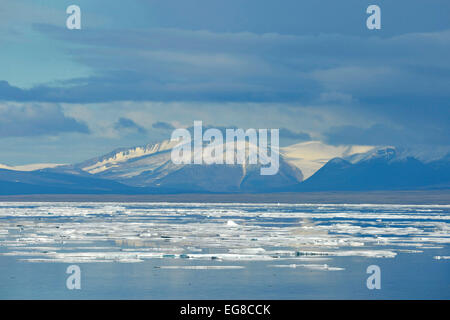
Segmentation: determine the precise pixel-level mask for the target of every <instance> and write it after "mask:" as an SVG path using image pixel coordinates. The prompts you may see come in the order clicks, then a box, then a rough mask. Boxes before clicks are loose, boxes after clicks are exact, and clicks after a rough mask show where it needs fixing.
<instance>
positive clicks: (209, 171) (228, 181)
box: [72, 141, 303, 192]
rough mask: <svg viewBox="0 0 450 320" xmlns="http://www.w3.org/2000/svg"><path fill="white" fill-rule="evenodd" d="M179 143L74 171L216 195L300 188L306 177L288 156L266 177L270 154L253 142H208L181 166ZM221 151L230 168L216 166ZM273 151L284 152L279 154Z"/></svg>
mask: <svg viewBox="0 0 450 320" xmlns="http://www.w3.org/2000/svg"><path fill="white" fill-rule="evenodd" d="M177 144H178V142H177V141H164V142H162V143H160V144H154V145H147V146H145V147H135V148H130V149H120V150H116V151H114V152H112V153H110V154H107V155H105V156H102V157H98V158H95V159H91V160H88V161H85V162H83V163H80V164H76V165H74V166H72V169H75V170H82V171H84V172H87V173H89V174H92V175H95V176H97V177H99V178H104V179H110V180H114V181H118V182H121V183H124V184H127V185H130V186H135V187H162V188H166V189H170V190H189V191H211V192H235V191H242V190H245V191H254V190H270V189H274V188H283V187H284V186H288V185H294V184H297V183H298V182H300V181H302V179H303V176H302V173H301V171H300V170H299V169H297V168H296V167H295V166H293V165H290V164H288V163H287V162H286V161H284V159H283V157H282V156H280V159H279V171H278V173H277V174H275V175H273V176H269V175H268V176H262V175H261V168H262V167H264V168H265V167H269V166H270V164H269V163H270V161H269V160H270V156H269V155H264V153H263V154H262V155H260V154H259V149H258V147H257V146H255V145H253V144H250V143H249V142H237V143H236V145H235V146H234V144H233V146H231V145H228V144H227V143H223V144H220V145H215V144H207V143H205V144H204V145H203V150H202V151H199V150H194V149H193V151H194V152H192V154H191V164H176V163H174V162H173V161H172V159H171V153H172V148H173V147H175V146H176V145H177ZM215 147H219V148H221V149H222V150H223V160H224V161H223V163H224V164H213V162H214V161H213V160H214V159H213V158H214V157H213V154H214V148H215ZM227 147H229V149H231V150H233V153H234V154H233V157H232V158H234V159H235V162H234V164H226V150H227ZM273 151H274V152H275V153H278V150H273ZM199 152H202V154H203V163H202V164H193V162H194V161H193V159H194V158H195V157H196V155H198V153H199ZM239 152H243V154H245V155H246V160H245V161H244V163H238V162H237V161H236V159H237V157H238V154H239ZM252 156H256V159H258V160H259V161H258V163H256V164H252V163H249V159H250V158H251V157H252ZM261 160H262V164H261Z"/></svg>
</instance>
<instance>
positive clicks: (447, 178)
mask: <svg viewBox="0 0 450 320" xmlns="http://www.w3.org/2000/svg"><path fill="white" fill-rule="evenodd" d="M449 160H450V157H449V156H447V157H444V158H442V159H440V160H436V161H429V162H426V163H425V162H422V161H420V160H418V159H416V158H414V157H409V156H407V153H405V152H404V151H402V150H401V151H399V150H397V149H396V148H395V147H377V148H373V149H372V150H370V151H368V152H365V153H360V154H354V155H350V156H347V157H344V158H334V159H331V160H330V161H328V162H327V164H326V165H324V166H323V167H322V168H320V169H319V170H318V171H317V172H316V173H315V174H314V175H313V176H312V177H310V178H309V179H307V180H306V181H304V182H302V183H300V184H299V185H298V186H297V187H296V188H294V189H293V190H295V191H342V190H349V191H350V190H351V191H364V190H395V189H397V190H411V189H442V188H445V189H447V188H449V187H450V161H449Z"/></svg>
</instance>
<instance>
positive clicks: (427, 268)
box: [0, 202, 450, 299]
mask: <svg viewBox="0 0 450 320" xmlns="http://www.w3.org/2000/svg"><path fill="white" fill-rule="evenodd" d="M449 244H450V205H392V204H389V205H388V204H386V205H382V204H376V205H375V204H357V205H355V204H321V205H318V204H276V203H275V204H243V203H242V204H241V203H235V204H229V203H227V204H221V203H215V204H204V203H203V204H202V203H99V202H76V203H75V202H35V203H31V202H0V299H94V298H95V299H449V298H450V260H449V259H450V249H449V248H450V246H449ZM72 265H76V266H78V267H79V268H80V272H81V274H80V283H81V289H72V290H70V289H68V287H67V284H66V281H67V279H68V277H70V276H71V274H68V273H67V269H68V267H69V266H72ZM373 265H375V266H378V267H379V268H380V286H381V287H380V289H369V288H368V286H367V279H368V278H369V277H370V276H371V275H372V274H369V273H367V269H368V267H369V266H373Z"/></svg>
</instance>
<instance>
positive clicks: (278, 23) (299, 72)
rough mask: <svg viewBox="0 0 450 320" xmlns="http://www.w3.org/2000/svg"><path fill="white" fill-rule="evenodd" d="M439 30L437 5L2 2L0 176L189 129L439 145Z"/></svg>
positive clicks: (443, 15) (433, 1)
mask: <svg viewBox="0 0 450 320" xmlns="http://www.w3.org/2000/svg"><path fill="white" fill-rule="evenodd" d="M71 4H77V5H79V6H80V8H81V12H82V30H68V29H66V28H65V21H66V18H67V14H66V13H65V11H66V8H67V6H69V5H71ZM369 4H377V5H379V6H380V7H381V12H382V29H381V30H368V29H367V28H366V23H365V21H366V18H367V16H368V15H367V14H366V12H365V11H366V8H367V6H368V5H369ZM449 16H450V3H449V2H448V1H447V0H442V1H438V0H430V1H423V0H412V1H411V0H410V1H402V0H399V1H381V0H377V1H361V0H345V1H332V0H323V1H313V0H308V1H299V0H293V1H288V0H283V1H269V0H268V1H254V0H246V1H243V0H241V1H235V0H229V1H214V0H185V1H172V0H166V1H139V0H135V1H127V2H126V4H125V3H124V2H123V1H115V0H114V1H82V0H79V1H73V0H72V1H62V0H57V1H49V0H46V1H37V0H33V1H31V0H29V1H27V0H21V1H17V0H2V2H1V4H0V48H1V50H0V148H1V150H4V152H2V156H1V158H0V163H6V164H9V165H15V164H26V163H32V162H58V163H70V162H77V161H80V160H84V159H86V158H90V157H93V156H97V155H100V154H103V153H106V152H109V151H111V150H112V149H115V148H118V147H124V146H134V145H140V144H145V143H149V142H153V141H158V140H161V139H164V138H168V137H169V136H170V132H171V130H172V128H173V127H179V126H182V127H188V126H191V125H192V123H193V121H194V120H202V121H203V122H204V123H205V124H206V125H212V126H233V127H234V126H237V127H244V128H248V127H253V128H280V129H282V131H281V133H282V134H281V139H283V137H284V140H286V143H295V142H300V141H305V140H308V139H315V140H316V139H317V140H322V141H324V142H327V143H331V144H336V145H337V144H370V145H385V144H388V145H398V146H408V147H414V148H421V147H422V146H425V145H426V146H436V147H443V146H444V147H448V146H449V145H450V143H449V142H450V141H449V138H448V137H449V136H450V59H449V58H448V57H449V56H450V19H449ZM283 132H284V134H283Z"/></svg>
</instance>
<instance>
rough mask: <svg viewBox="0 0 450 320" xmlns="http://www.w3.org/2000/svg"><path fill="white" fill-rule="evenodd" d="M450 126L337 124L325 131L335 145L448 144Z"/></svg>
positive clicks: (326, 136) (325, 136) (330, 142)
mask: <svg viewBox="0 0 450 320" xmlns="http://www.w3.org/2000/svg"><path fill="white" fill-rule="evenodd" d="M449 135H450V128H449V127H447V128H445V129H440V128H436V127H435V128H429V127H428V126H427V127H422V128H418V129H417V130H415V129H414V128H407V127H406V128H405V127H399V126H392V125H386V124H375V125H372V126H370V127H368V128H361V127H357V126H337V127H332V128H330V129H329V130H328V131H327V132H325V133H324V138H325V141H326V142H327V143H329V144H333V145H349V144H358V145H394V146H411V145H422V144H423V145H448V144H449V140H448V137H449Z"/></svg>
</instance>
